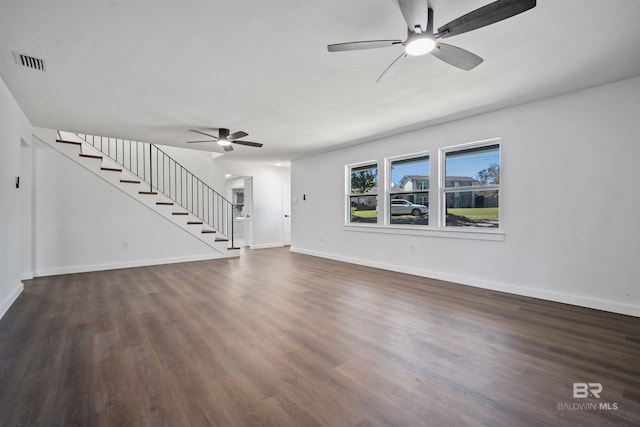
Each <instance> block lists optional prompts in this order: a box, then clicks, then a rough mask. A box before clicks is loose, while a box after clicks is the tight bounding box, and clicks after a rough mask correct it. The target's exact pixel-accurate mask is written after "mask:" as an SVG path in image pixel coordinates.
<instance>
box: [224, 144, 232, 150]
mask: <svg viewBox="0 0 640 427" xmlns="http://www.w3.org/2000/svg"><path fill="white" fill-rule="evenodd" d="M221 147H222V148H224V151H233V147H232V146H231V144H227V145H221Z"/></svg>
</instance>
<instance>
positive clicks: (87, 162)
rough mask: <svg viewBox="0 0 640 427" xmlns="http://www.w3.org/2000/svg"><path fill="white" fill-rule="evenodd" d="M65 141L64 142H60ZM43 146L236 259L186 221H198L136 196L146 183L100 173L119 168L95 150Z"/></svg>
mask: <svg viewBox="0 0 640 427" xmlns="http://www.w3.org/2000/svg"><path fill="white" fill-rule="evenodd" d="M64 139H66V138H64ZM45 143H47V144H48V145H50V146H51V147H53V148H54V149H55V150H57V151H59V152H61V153H62V154H64V155H65V156H66V157H68V158H69V159H71V160H73V161H74V162H76V163H78V164H80V165H82V166H83V167H84V168H85V169H87V170H88V171H90V172H92V173H94V174H95V175H97V176H99V177H101V178H102V179H103V180H105V181H107V182H108V183H110V184H112V185H113V186H115V187H117V188H119V189H120V190H121V191H122V192H124V193H126V194H128V195H129V196H131V197H132V198H134V199H136V200H138V201H139V202H140V203H142V204H143V205H145V206H147V207H149V208H150V209H152V210H154V211H155V212H157V213H158V214H160V215H161V216H163V217H164V218H166V219H168V220H169V221H171V222H173V223H174V224H176V225H177V226H179V227H180V228H181V229H183V230H184V231H186V232H187V233H189V234H191V235H192V236H193V237H195V238H197V239H198V240H200V241H202V242H204V243H206V244H207V245H209V246H210V247H212V248H214V249H216V251H217V252H219V258H230V257H237V256H238V251H230V250H228V247H229V246H230V242H216V241H215V239H216V236H218V237H220V234H219V233H211V234H202V229H203V225H187V221H198V219H197V218H196V217H194V216H193V215H171V212H175V211H178V210H182V208H180V207H179V206H178V205H174V206H166V205H156V204H155V203H156V202H157V201H159V200H165V199H164V197H163V196H161V195H159V194H158V195H146V194H139V192H140V191H149V185H148V184H146V183H144V182H143V183H141V184H133V183H122V182H120V179H138V178H136V177H134V176H133V175H132V174H131V173H130V172H128V171H123V172H115V171H106V170H101V169H100V168H101V166H104V167H113V168H121V166H119V165H117V164H115V163H114V162H113V161H112V160H111V159H109V158H108V157H107V156H105V155H102V153H100V152H99V151H98V150H96V149H94V148H93V147H91V146H89V145H87V144H82V146H78V145H75V144H65V143H57V142H55V138H52V140H49V138H47V139H46V140H45ZM80 153H83V154H88V155H102V156H103V159H102V160H101V159H96V158H88V157H80Z"/></svg>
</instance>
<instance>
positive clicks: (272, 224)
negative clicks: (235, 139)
mask: <svg viewBox="0 0 640 427" xmlns="http://www.w3.org/2000/svg"><path fill="white" fill-rule="evenodd" d="M225 157H227V156H225ZM214 163H215V165H216V170H219V171H220V172H221V173H222V176H224V175H225V174H229V175H238V176H252V177H253V216H252V218H253V244H252V245H251V248H253V249H260V248H269V247H277V246H284V244H285V242H284V233H283V212H282V183H283V182H284V181H288V180H290V177H291V170H290V169H289V168H288V167H283V166H275V165H268V164H263V163H258V162H242V161H234V160H229V159H225V158H224V157H221V158H219V159H215V160H214Z"/></svg>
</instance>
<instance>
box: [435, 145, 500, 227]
mask: <svg viewBox="0 0 640 427" xmlns="http://www.w3.org/2000/svg"><path fill="white" fill-rule="evenodd" d="M499 191H500V145H499V144H492V145H483V146H475V147H469V148H462V149H453V150H451V151H444V188H443V189H442V195H443V208H444V215H445V226H447V227H449V226H452V227H480V228H497V227H498V226H499V225H500V221H499V220H500V219H499V209H498V207H499Z"/></svg>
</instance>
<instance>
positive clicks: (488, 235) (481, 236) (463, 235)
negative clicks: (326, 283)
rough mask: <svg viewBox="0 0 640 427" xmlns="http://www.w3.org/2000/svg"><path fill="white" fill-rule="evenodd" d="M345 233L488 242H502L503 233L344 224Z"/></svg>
mask: <svg viewBox="0 0 640 427" xmlns="http://www.w3.org/2000/svg"><path fill="white" fill-rule="evenodd" d="M344 230H345V231H352V232H359V233H378V234H398V235H406V236H422V237H442V238H447V239H468V240H488V241H494V242H504V236H505V233H504V231H502V230H500V229H493V230H484V229H480V230H479V229H469V228H457V227H447V228H425V227H423V226H388V225H386V226H385V225H375V224H345V225H344Z"/></svg>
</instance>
